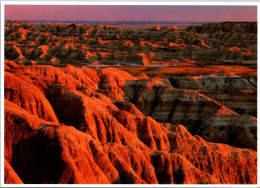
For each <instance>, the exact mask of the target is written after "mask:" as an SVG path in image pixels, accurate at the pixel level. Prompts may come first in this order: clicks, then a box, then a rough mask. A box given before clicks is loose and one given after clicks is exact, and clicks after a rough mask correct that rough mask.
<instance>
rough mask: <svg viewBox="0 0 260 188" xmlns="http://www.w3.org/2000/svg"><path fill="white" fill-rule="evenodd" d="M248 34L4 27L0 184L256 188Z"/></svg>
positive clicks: (252, 56) (238, 29)
mask: <svg viewBox="0 0 260 188" xmlns="http://www.w3.org/2000/svg"><path fill="white" fill-rule="evenodd" d="M230 24H231V25H232V24H234V25H232V27H231V26H230ZM254 24H255V23H247V24H243V23H224V24H220V25H218V24H215V25H214V24H213V25H202V26H191V27H187V28H184V29H183V28H182V29H180V28H177V27H173V26H169V27H168V26H167V27H166V26H161V27H159V26H158V27H153V28H119V27H114V26H107V25H103V26H91V25H83V24H33V23H30V22H24V21H16V22H14V21H10V22H7V23H6V28H5V62H4V69H5V71H4V74H5V76H4V78H5V86H4V87H5V88H4V89H5V91H4V92H5V100H4V103H5V106H4V107H5V114H4V118H5V127H4V137H5V143H4V146H5V152H4V157H5V182H6V183H37V184H45V183H63V184H71V183H75V184H110V183H119V184H125V183H126V184H132V183H136V184H158V183H160V184H256V182H257V151H256V148H257V116H256V114H257V107H256V96H257V71H256V64H255V62H254V61H255V60H256V32H255V29H256V28H255V26H254ZM230 28H235V29H230ZM214 36H215V37H214ZM237 37H238V38H239V40H240V44H239V45H238V44H237V42H238V41H237V40H238V39H237ZM227 39H228V40H227ZM238 49H239V50H238ZM212 54H214V55H212ZM216 57H217V58H218V59H220V60H218V61H217V60H216V59H217V58H216ZM211 59H214V60H215V61H214V62H211ZM225 60H232V61H229V62H225ZM233 60H235V61H233ZM65 64H66V65H65ZM71 64H73V65H71ZM90 64H92V65H90ZM88 65H90V66H88Z"/></svg>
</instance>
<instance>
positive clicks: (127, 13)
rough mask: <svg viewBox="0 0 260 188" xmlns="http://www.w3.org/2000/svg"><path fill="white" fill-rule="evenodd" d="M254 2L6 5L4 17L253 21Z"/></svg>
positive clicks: (71, 19) (61, 19) (254, 19)
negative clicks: (197, 4) (231, 4)
mask: <svg viewBox="0 0 260 188" xmlns="http://www.w3.org/2000/svg"><path fill="white" fill-rule="evenodd" d="M256 12H257V7H256V6H136V5H132V6H130V5H129V6H127V5H123V6H121V5H120V6H119V5H6V6H5V20H55V21H56V20H58V21H68V20H69V21H173V22H189V21H196V22H201V21H203V22H204V21H256V20H257V14H256Z"/></svg>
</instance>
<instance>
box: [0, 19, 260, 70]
mask: <svg viewBox="0 0 260 188" xmlns="http://www.w3.org/2000/svg"><path fill="white" fill-rule="evenodd" d="M256 28H257V24H256V23H254V22H247V23H243V22H238V23H230V22H224V23H217V24H203V25H195V26H190V27H187V28H184V29H180V28H177V27H172V26H169V27H166V26H164V27H160V29H158V28H131V27H129V28H128V27H127V28H120V27H116V26H110V25H102V26H97V25H83V24H60V23H53V24H50V23H31V22H27V21H7V22H6V23H5V57H6V59H8V60H16V61H19V62H20V63H23V64H26V65H33V64H54V65H57V64H58V65H63V64H89V65H90V64H92V63H94V62H101V64H118V63H121V64H132V65H136V64H137V65H138V64H139V65H145V66H149V65H151V64H152V65H153V64H158V63H159V64H161V63H162V62H158V61H161V60H164V61H165V60H166V61H171V60H172V59H193V60H198V61H200V60H216V59H218V60H221V61H223V60H228V61H234V60H240V61H242V60H251V61H256V53H257V48H256V46H257V33H256ZM180 63H181V62H180ZM180 63H178V62H171V63H170V65H172V66H176V65H177V66H178V65H179V64H180ZM162 64H165V62H163V63H162ZM167 64H169V63H167ZM185 64H186V65H187V63H185ZM188 65H190V64H188Z"/></svg>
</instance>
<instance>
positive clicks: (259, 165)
mask: <svg viewBox="0 0 260 188" xmlns="http://www.w3.org/2000/svg"><path fill="white" fill-rule="evenodd" d="M5 5H191V6H192V5H207V6H214V5H216V6H218V5H224V6H225V5H226V6H228V5H230V6H239V5H241V6H243V5H244V6H250V5H251V6H257V22H258V23H257V30H258V34H259V31H260V2H234V1H233V2H232V1H229V2H202V1H200V2H190V1H188V2H168V1H162V2H158V1H157V2H155V1H140V2H137V1H121V2H120V1H110V2H108V1H96V2H95V1H88V2H85V1H74V2H71V1H25V2H23V1H1V56H0V57H1V61H0V62H1V67H0V68H1V75H0V76H1V82H0V83H1V85H0V86H1V98H0V102H1V108H0V109H1V111H0V112H1V116H0V122H1V165H0V166H1V187H260V177H259V176H260V174H259V168H260V162H259V152H260V150H259V149H260V146H259V142H258V141H259V138H258V137H257V151H258V153H257V184H206V185H203V184H147V185H145V184H144V185H143V184H142V185H140V184H5V183H4V23H5V19H4V11H5V10H4V7H5ZM259 37H260V36H259V35H258V36H257V46H258V48H257V52H258V55H259V54H260V53H259V52H260V40H259ZM257 63H258V60H257ZM259 71H260V68H259V66H258V65H257V72H259ZM257 77H258V74H257ZM257 90H258V89H257ZM259 96H260V94H259V91H258V95H257V97H258V99H259ZM259 104H260V103H259V100H257V116H258V117H260V112H259V110H258V107H259ZM259 133H260V128H257V135H258V136H259Z"/></svg>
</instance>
